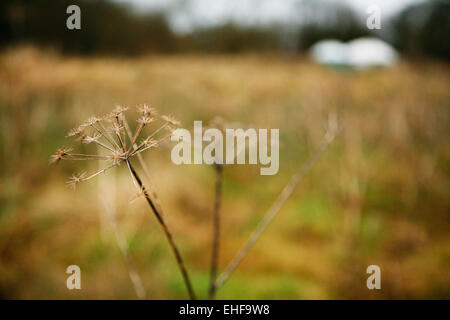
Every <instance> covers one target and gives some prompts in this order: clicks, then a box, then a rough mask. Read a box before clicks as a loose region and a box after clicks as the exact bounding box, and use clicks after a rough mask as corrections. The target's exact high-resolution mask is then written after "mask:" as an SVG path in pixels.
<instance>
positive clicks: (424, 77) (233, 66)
mask: <svg viewBox="0 0 450 320" xmlns="http://www.w3.org/2000/svg"><path fill="white" fill-rule="evenodd" d="M449 84H450V68H449V65H448V64H445V63H438V62H434V61H426V60H417V61H406V60H402V61H401V62H400V63H399V64H398V65H397V66H396V67H394V68H391V69H382V68H380V69H372V70H366V71H353V70H334V69H330V68H326V67H323V66H318V65H316V64H314V63H313V62H311V61H310V60H309V59H308V57H305V56H278V55H270V54H267V55H255V54H241V55H151V56H145V57H140V58H118V57H70V56H61V55H59V54H58V53H56V52H53V51H51V50H39V49H36V48H33V47H21V48H15V49H9V50H5V51H3V52H1V53H0V298H24V299H47V298H53V299H63V298H68V299H99V298H105V299H112V298H118V299H135V298H136V293H135V291H134V289H133V285H132V282H131V281H130V277H129V274H128V270H127V266H126V263H125V262H124V259H123V257H122V254H121V250H120V248H119V246H118V243H117V241H116V240H117V238H116V236H115V232H119V233H120V234H121V235H123V239H124V240H125V241H126V243H127V246H128V250H129V256H130V258H131V259H132V261H133V263H134V265H135V268H136V271H137V273H138V274H139V276H140V278H141V279H142V283H143V286H144V288H145V291H146V294H147V298H149V299H174V298H176V299H185V298H187V294H186V289H185V287H184V284H183V281H182V278H181V276H180V273H179V270H178V268H177V266H176V263H175V259H174V257H173V254H172V252H171V251H170V249H169V246H168V244H167V242H166V239H165V238H164V235H163V233H162V231H161V229H160V228H159V226H158V223H157V221H156V219H155V217H154V216H153V215H152V214H151V212H150V211H149V209H148V207H147V206H146V204H145V201H144V200H143V199H137V200H134V201H133V198H134V196H135V194H134V193H133V185H132V183H131V181H130V177H129V173H128V172H127V170H126V168H123V166H121V167H119V168H116V169H115V170H111V171H109V172H108V173H105V174H104V175H102V177H101V178H100V179H98V180H92V181H86V182H85V183H83V184H80V186H78V187H77V188H76V189H75V190H71V189H68V188H66V183H65V182H66V181H67V179H68V178H69V176H70V175H71V174H72V173H74V172H80V171H94V170H96V169H97V168H98V167H97V166H98V164H97V163H96V162H64V163H59V164H57V165H49V156H50V155H51V154H53V153H54V152H55V150H56V149H57V148H58V147H60V146H74V147H76V148H77V149H79V150H80V149H83V148H88V147H87V146H80V145H79V144H77V143H75V142H74V141H73V140H70V139H68V138H66V135H67V132H68V131H69V130H70V129H71V128H73V127H76V126H78V125H79V124H80V123H82V122H84V121H85V120H86V119H87V118H88V117H90V116H92V115H101V114H104V113H107V112H109V111H110V110H111V109H113V108H114V106H115V105H117V104H120V105H124V106H129V107H130V108H134V106H135V105H138V104H142V103H147V104H149V105H151V106H154V107H155V108H157V109H158V110H159V112H160V113H162V114H172V115H174V116H175V117H176V118H178V119H179V120H180V121H181V126H182V127H185V128H188V129H190V128H191V127H192V125H193V121H194V120H202V121H203V122H204V123H208V122H209V121H211V120H212V119H214V118H215V117H217V116H220V117H222V118H223V119H225V120H226V121H229V122H238V123H240V124H242V126H243V127H253V128H279V129H280V166H279V171H278V174H276V175H273V176H261V175H260V174H259V173H260V171H259V167H258V166H251V165H229V166H226V167H225V168H224V180H223V199H222V204H223V206H222V231H221V249H220V250H221V251H220V259H219V272H220V271H222V270H223V268H224V267H225V266H226V265H227V263H228V262H229V261H230V259H231V258H232V257H233V256H234V254H235V253H236V252H237V250H238V249H239V248H240V247H241V245H242V244H243V243H244V242H245V240H246V239H247V238H248V236H249V235H250V233H251V231H252V230H253V229H254V228H255V226H256V225H257V223H258V222H259V220H260V219H261V218H262V217H263V215H264V213H265V212H266V211H267V209H268V208H269V207H270V205H271V204H272V203H273V201H274V200H275V199H276V197H277V196H278V194H279V193H280V192H281V190H282V189H283V187H284V186H285V185H286V184H287V183H288V181H289V179H290V178H291V176H292V175H293V174H294V173H295V172H296V171H297V170H298V169H299V168H300V167H301V166H302V164H303V163H304V162H305V161H306V160H307V159H308V157H309V156H310V155H311V153H312V152H313V151H314V149H315V148H316V147H317V145H318V144H319V143H320V142H321V140H322V138H323V135H324V134H325V129H326V125H327V119H328V116H329V114H330V113H336V114H337V116H338V119H339V125H340V128H341V130H340V132H339V134H338V135H337V136H336V138H335V140H334V141H333V142H332V143H331V144H330V146H329V148H328V149H327V150H326V152H325V153H324V154H323V156H322V158H321V159H320V161H318V163H317V164H316V165H315V166H314V168H313V169H312V170H311V171H310V172H309V173H308V175H307V176H306V178H305V180H304V181H303V182H302V183H301V184H300V185H299V187H298V188H297V189H296V190H295V192H294V194H293V195H292V196H291V197H290V198H289V200H288V201H287V203H286V204H285V205H284V206H283V208H282V210H281V211H280V212H279V215H278V216H277V217H276V218H275V220H274V221H273V223H272V224H271V225H270V226H269V227H268V229H267V230H266V231H265V233H264V234H263V235H262V237H261V239H260V240H259V241H258V242H257V244H256V246H255V247H254V248H253V249H252V250H251V251H250V253H249V254H248V256H247V257H246V259H245V260H244V261H243V263H242V264H241V265H240V266H239V268H238V269H237V270H236V271H235V273H234V274H233V275H232V276H231V277H230V279H229V280H228V282H226V283H225V284H224V286H223V287H222V288H221V289H220V290H219V291H218V293H217V298H219V299H346V298H354V299H365V298H368V299H381V298H389V299H391V298H392V299H408V298H447V299H448V298H450V290H449V288H450V286H449V284H450V282H449V278H448V274H449V271H450V264H449V262H450V234H449V226H450V224H449V222H450V221H449V209H450V191H449V190H450V185H449V182H450V180H449V174H450V172H449V168H450V144H449V134H450V126H449V123H450V122H449V107H450V105H449V102H450V91H449ZM89 148H90V147H89ZM170 151H171V143H170V142H169V143H167V144H164V145H161V146H160V147H159V148H157V149H154V150H150V151H149V152H147V153H145V154H143V156H144V160H145V163H146V164H147V166H148V168H149V171H150V175H151V184H152V185H153V186H154V188H155V189H156V191H157V193H158V196H159V199H160V202H161V206H162V207H163V208H164V213H165V218H166V219H167V223H168V224H169V225H170V227H171V230H172V233H173V235H174V238H175V241H176V242H177V244H178V245H179V248H180V251H181V254H182V255H183V258H184V260H185V262H186V264H187V268H188V270H189V272H190V274H191V277H192V281H193V285H194V288H195V291H196V293H197V295H198V297H199V298H206V297H207V290H208V283H209V263H210V251H211V245H212V244H211V241H212V240H211V234H212V212H213V206H214V203H213V198H214V183H215V172H214V169H213V168H212V167H211V166H208V165H180V166H176V165H174V164H173V163H172V162H171V160H170ZM105 195H106V197H107V199H108V201H107V202H108V205H109V206H110V208H112V209H111V210H113V211H114V212H115V216H116V221H117V224H116V225H113V224H111V223H110V222H111V221H110V219H108V217H107V216H106V215H105V212H104V211H105V210H104V205H105V204H104V201H103V200H102V199H104V197H105ZM116 235H117V234H116ZM72 264H76V265H78V266H80V268H81V272H82V289H81V290H68V289H67V288H66V278H67V276H68V275H67V274H66V273H65V271H66V268H67V266H69V265H72ZM372 264H375V265H379V266H380V268H381V283H382V284H381V285H382V289H381V290H368V289H367V287H366V279H367V277H368V275H367V274H366V268H367V267H368V266H369V265H372Z"/></svg>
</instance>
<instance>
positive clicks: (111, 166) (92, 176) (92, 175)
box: [82, 162, 120, 181]
mask: <svg viewBox="0 0 450 320" xmlns="http://www.w3.org/2000/svg"><path fill="white" fill-rule="evenodd" d="M119 163H120V162H117V163H113V164H112V165H110V166H108V167H106V168H103V169H102V170H99V171H97V172H96V173H94V174H91V175H90V176H89V177H87V178H83V179H82V181H86V180H89V179H92V178H94V177H96V176H98V175H99V174H100V173H103V172H105V171H106V170H109V169H111V168H113V167H115V166H117V165H119Z"/></svg>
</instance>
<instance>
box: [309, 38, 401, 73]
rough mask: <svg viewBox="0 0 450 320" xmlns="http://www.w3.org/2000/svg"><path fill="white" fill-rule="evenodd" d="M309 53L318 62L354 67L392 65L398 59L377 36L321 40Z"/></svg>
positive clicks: (389, 47)
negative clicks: (346, 39)
mask: <svg viewBox="0 0 450 320" xmlns="http://www.w3.org/2000/svg"><path fill="white" fill-rule="evenodd" d="M310 53H311V55H312V57H313V59H314V60H315V61H316V62H317V63H319V64H322V65H329V66H344V67H350V68H355V69H366V68H371V67H378V66H382V67H392V66H394V65H395V64H396V62H397V60H398V54H397V51H396V50H395V49H394V48H393V47H392V46H391V45H389V44H388V43H386V42H384V41H382V40H380V39H377V38H359V39H355V40H353V41H350V42H348V43H343V42H340V41H338V40H333V39H329V40H322V41H319V42H317V43H316V44H314V45H313V46H312V47H311V49H310Z"/></svg>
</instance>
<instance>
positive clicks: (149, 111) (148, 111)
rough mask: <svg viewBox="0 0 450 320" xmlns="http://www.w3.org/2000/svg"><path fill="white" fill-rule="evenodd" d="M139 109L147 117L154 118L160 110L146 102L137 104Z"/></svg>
mask: <svg viewBox="0 0 450 320" xmlns="http://www.w3.org/2000/svg"><path fill="white" fill-rule="evenodd" d="M137 109H138V111H139V112H140V113H141V114H142V115H143V116H145V117H150V118H154V117H156V116H157V115H158V112H157V111H156V109H154V108H152V107H149V106H148V105H146V104H142V105H139V106H137Z"/></svg>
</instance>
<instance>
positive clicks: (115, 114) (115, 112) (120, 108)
mask: <svg viewBox="0 0 450 320" xmlns="http://www.w3.org/2000/svg"><path fill="white" fill-rule="evenodd" d="M127 110H128V107H123V106H116V108H115V109H114V110H113V111H112V112H111V113H110V117H115V118H117V117H119V116H120V115H121V114H123V113H124V112H125V111H127Z"/></svg>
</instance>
